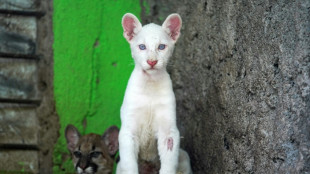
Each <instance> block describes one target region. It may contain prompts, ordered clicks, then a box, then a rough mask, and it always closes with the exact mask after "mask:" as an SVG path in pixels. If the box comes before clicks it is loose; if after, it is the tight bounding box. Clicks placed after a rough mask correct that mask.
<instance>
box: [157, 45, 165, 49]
mask: <svg viewBox="0 0 310 174" xmlns="http://www.w3.org/2000/svg"><path fill="white" fill-rule="evenodd" d="M165 48H166V45H164V44H160V45H159V46H158V49H160V50H164V49H165Z"/></svg>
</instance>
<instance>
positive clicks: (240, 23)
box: [141, 0, 310, 174]
mask: <svg viewBox="0 0 310 174" xmlns="http://www.w3.org/2000/svg"><path fill="white" fill-rule="evenodd" d="M141 4H144V11H143V12H142V19H143V21H144V24H146V23H149V22H151V21H152V22H154V23H159V24H161V23H162V22H163V20H164V19H165V18H166V16H167V15H168V14H170V13H173V12H177V13H179V14H180V15H181V16H182V19H183V23H184V26H183V28H182V36H181V38H180V40H179V42H178V43H177V45H176V48H175V52H174V55H173V57H172V59H171V62H170V65H169V67H168V69H169V71H170V73H171V77H172V80H173V83H174V90H175V94H176V98H177V113H178V125H179V129H180V132H181V135H182V136H183V137H184V139H182V140H181V142H182V147H183V148H184V149H186V151H188V152H189V154H190V157H191V160H192V167H193V170H194V173H198V174H199V173H308V172H310V77H309V74H310V56H309V50H310V41H309V40H310V22H309V20H310V15H309V14H310V11H309V9H310V1H308V0H295V1H291V0H278V1H275V0H257V1H236V0H229V1H224V0H205V1H204V0H202V1H198V0H196V1H191V0H179V1H174V0H155V1H153V0H144V1H141ZM146 4H148V5H149V7H150V8H148V5H146Z"/></svg>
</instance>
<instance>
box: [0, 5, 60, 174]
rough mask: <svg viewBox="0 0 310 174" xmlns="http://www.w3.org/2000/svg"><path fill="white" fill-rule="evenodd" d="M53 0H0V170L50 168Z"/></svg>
mask: <svg viewBox="0 0 310 174" xmlns="http://www.w3.org/2000/svg"><path fill="white" fill-rule="evenodd" d="M51 4H52V3H51V1H48V0H42V1H36V0H1V1H0V173H1V172H7V173H18V172H25V173H51V171H49V170H51V169H50V167H44V166H48V165H50V164H51V163H52V159H51V154H52V152H51V150H50V149H52V145H53V144H54V142H55V140H56V138H57V131H54V132H51V129H50V127H55V128H56V130H57V127H58V125H56V124H58V121H57V116H56V114H55V108H54V101H53V93H52V91H53V90H52V79H53V78H52V72H53V67H52V57H53V55H52V54H53V52H52V45H51V44H52V27H51V10H52V7H51ZM53 124H54V125H53Z"/></svg>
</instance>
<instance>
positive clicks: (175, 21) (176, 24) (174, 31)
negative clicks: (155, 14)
mask: <svg viewBox="0 0 310 174" xmlns="http://www.w3.org/2000/svg"><path fill="white" fill-rule="evenodd" d="M162 27H163V29H164V30H165V31H166V32H167V33H168V35H169V36H170V38H171V39H172V40H173V41H174V42H176V41H177V40H178V38H179V36H180V30H181V27H182V19H181V17H180V15H178V14H177V13H173V14H171V15H169V16H168V17H167V19H166V20H165V22H164V23H163V25H162Z"/></svg>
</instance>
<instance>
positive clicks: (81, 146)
mask: <svg viewBox="0 0 310 174" xmlns="http://www.w3.org/2000/svg"><path fill="white" fill-rule="evenodd" d="M118 133H119V129H118V128H117V127H116V126H111V127H110V128H108V129H107V130H106V131H105V132H104V134H103V135H102V136H101V135H98V134H94V133H90V134H87V135H84V136H81V134H80V133H79V131H78V130H77V128H75V127H74V126H73V125H68V126H67V127H66V130H65V136H66V140H67V147H68V149H69V151H70V152H71V154H72V161H73V164H74V167H75V170H76V172H77V173H78V174H112V172H113V164H114V158H115V154H116V152H117V151H118Z"/></svg>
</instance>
